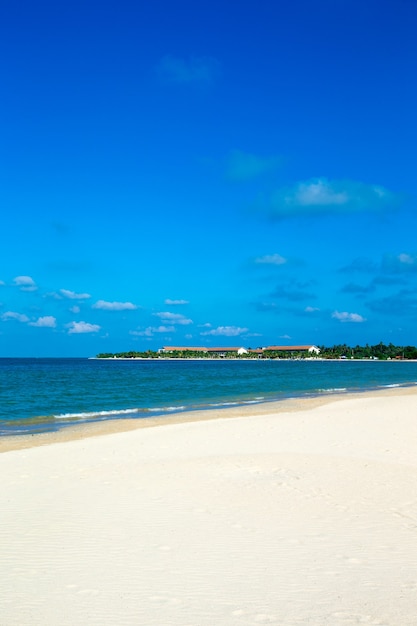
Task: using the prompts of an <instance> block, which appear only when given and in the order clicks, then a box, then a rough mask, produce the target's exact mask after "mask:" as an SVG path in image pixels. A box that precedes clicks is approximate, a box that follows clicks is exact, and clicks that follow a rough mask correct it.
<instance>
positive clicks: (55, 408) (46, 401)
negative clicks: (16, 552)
mask: <svg viewBox="0 0 417 626" xmlns="http://www.w3.org/2000/svg"><path fill="white" fill-rule="evenodd" d="M415 384H417V363H416V362H410V361H399V362H397V361H395V362H394V361H307V360H306V361H285V360H278V361H277V360H275V361H268V360H253V361H252V360H243V361H241V360H239V361H228V360H225V361H221V360H217V361H173V360H170V361H167V360H154V361H152V360H151V361H146V360H143V361H140V360H138V361H132V360H129V361H122V360H120V361H119V360H117V361H116V360H94V359H91V360H90V359H0V435H8V434H23V433H28V432H29V433H31V432H33V433H34V432H43V431H48V430H57V429H59V428H63V427H65V426H67V425H72V424H76V423H80V422H92V421H99V420H108V419H121V418H125V417H129V418H131V417H133V418H138V419H144V418H146V417H149V416H154V415H164V414H170V413H173V412H180V411H190V410H194V409H209V408H213V407H226V406H230V405H233V404H245V403H259V402H268V401H273V400H280V399H285V398H289V397H301V396H306V395H307V396H308V395H310V396H311V395H319V394H324V393H343V392H346V391H360V390H367V389H377V388H381V387H387V386H397V385H400V386H401V385H415Z"/></svg>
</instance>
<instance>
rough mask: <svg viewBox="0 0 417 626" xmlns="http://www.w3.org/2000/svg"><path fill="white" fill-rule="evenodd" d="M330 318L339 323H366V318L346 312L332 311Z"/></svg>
mask: <svg viewBox="0 0 417 626" xmlns="http://www.w3.org/2000/svg"><path fill="white" fill-rule="evenodd" d="M332 317H333V318H334V319H336V320H339V322H353V323H362V322H366V318H365V317H362V315H359V313H348V312H347V311H334V312H333V313H332Z"/></svg>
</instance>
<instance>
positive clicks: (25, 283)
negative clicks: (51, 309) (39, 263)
mask: <svg viewBox="0 0 417 626" xmlns="http://www.w3.org/2000/svg"><path fill="white" fill-rule="evenodd" d="M13 282H14V284H15V285H16V286H17V287H19V289H20V290H21V291H36V290H37V288H38V287H37V286H36V283H35V281H34V280H33V278H32V277H31V276H16V278H15V279H14V281H13Z"/></svg>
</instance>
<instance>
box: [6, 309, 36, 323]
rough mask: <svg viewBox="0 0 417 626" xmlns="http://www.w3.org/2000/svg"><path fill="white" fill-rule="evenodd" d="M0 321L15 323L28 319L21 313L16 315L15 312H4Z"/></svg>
mask: <svg viewBox="0 0 417 626" xmlns="http://www.w3.org/2000/svg"><path fill="white" fill-rule="evenodd" d="M1 319H2V320H4V321H7V320H16V321H17V322H28V321H29V318H28V316H27V315H24V314H23V313H16V312H15V311H6V313H3V315H2V316H1Z"/></svg>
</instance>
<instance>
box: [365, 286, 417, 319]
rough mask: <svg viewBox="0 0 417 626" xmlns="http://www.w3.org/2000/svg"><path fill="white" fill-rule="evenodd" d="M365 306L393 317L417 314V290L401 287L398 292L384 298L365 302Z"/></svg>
mask: <svg viewBox="0 0 417 626" xmlns="http://www.w3.org/2000/svg"><path fill="white" fill-rule="evenodd" d="M366 306H367V307H368V308H369V309H370V310H371V311H374V312H375V313H382V314H384V315H390V316H395V317H403V316H407V315H411V316H414V317H415V316H416V315H417V290H416V289H401V290H400V291H399V292H398V293H395V294H391V295H389V296H387V297H385V298H379V299H375V300H371V301H369V302H366Z"/></svg>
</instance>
